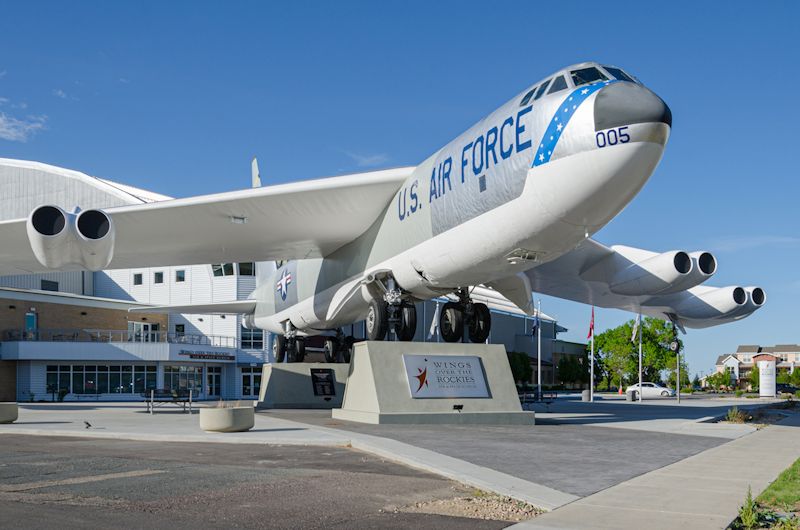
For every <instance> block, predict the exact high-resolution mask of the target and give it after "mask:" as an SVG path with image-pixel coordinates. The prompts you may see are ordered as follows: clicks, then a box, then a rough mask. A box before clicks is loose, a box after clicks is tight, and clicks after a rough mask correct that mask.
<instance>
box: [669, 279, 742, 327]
mask: <svg viewBox="0 0 800 530" xmlns="http://www.w3.org/2000/svg"><path fill="white" fill-rule="evenodd" d="M746 304H747V291H745V289H744V288H743V287H717V288H712V289H708V290H706V291H703V292H701V293H698V294H694V293H692V294H691V295H690V296H689V297H688V298H687V299H686V300H684V301H683V302H681V303H679V304H678V305H677V306H676V307H675V310H676V311H677V313H678V316H679V317H681V318H686V319H693V320H694V319H700V320H705V319H715V318H728V317H730V316H732V315H733V314H734V312H735V311H740V310H741V309H742V308H743V307H744V306H745V305H746Z"/></svg>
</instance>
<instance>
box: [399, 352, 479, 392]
mask: <svg viewBox="0 0 800 530" xmlns="http://www.w3.org/2000/svg"><path fill="white" fill-rule="evenodd" d="M403 364H404V365H405V368H406V376H407V377H408V388H409V390H410V391H411V397H412V398H416V399H425V398H488V397H490V396H489V388H488V385H487V384H486V375H485V374H484V371H483V365H482V364H481V359H480V357H476V356H471V355H405V354H404V355H403Z"/></svg>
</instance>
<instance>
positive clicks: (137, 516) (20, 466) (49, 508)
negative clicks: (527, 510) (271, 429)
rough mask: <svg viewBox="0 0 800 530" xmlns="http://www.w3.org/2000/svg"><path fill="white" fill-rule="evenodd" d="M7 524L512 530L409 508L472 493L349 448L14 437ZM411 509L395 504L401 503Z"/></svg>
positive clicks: (1, 455) (2, 503)
mask: <svg viewBox="0 0 800 530" xmlns="http://www.w3.org/2000/svg"><path fill="white" fill-rule="evenodd" d="M0 444H2V452H0V528H61V529H64V528H111V527H117V528H151V529H152V528H170V529H180V528H222V527H225V528H245V527H246V528H323V527H324V528H368V527H380V528H444V529H447V528H459V529H460V528H489V529H491V528H503V527H505V526H508V525H509V524H510V523H506V522H500V521H485V520H479V519H467V518H461V517H448V516H441V515H431V514H423V513H406V512H404V511H402V507H404V506H407V505H411V504H413V503H415V502H421V501H431V500H438V499H449V498H453V497H456V496H459V495H463V494H464V489H463V487H462V486H459V485H457V484H456V483H454V482H451V481H449V480H446V479H443V478H441V477H438V476H435V475H432V474H429V473H425V472H421V471H417V470H413V469H410V468H407V467H405V466H402V465H398V464H395V463H391V462H386V461H383V460H381V459H380V458H377V457H374V456H371V455H367V454H365V453H361V452H358V451H354V450H351V449H347V448H337V447H308V446H291V447H289V446H268V445H245V444H212V443H176V442H170V443H164V442H139V441H123V440H103V439H82V438H58V437H44V436H23V435H13V434H6V435H3V437H2V438H0ZM397 508H400V510H399V511H398V512H397V513H395V510H396V509H397Z"/></svg>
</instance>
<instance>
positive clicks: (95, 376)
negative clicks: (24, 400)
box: [47, 364, 156, 394]
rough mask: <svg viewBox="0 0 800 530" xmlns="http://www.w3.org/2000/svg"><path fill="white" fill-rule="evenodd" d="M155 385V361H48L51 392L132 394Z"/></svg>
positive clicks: (48, 386)
mask: <svg viewBox="0 0 800 530" xmlns="http://www.w3.org/2000/svg"><path fill="white" fill-rule="evenodd" d="M155 388H156V366H155V365H134V366H128V365H124V366H122V365H112V366H108V365H99V366H95V365H81V364H73V365H71V366H70V365H50V366H48V367H47V391H48V393H50V394H58V393H60V392H63V393H65V394H132V393H141V392H146V391H148V390H155Z"/></svg>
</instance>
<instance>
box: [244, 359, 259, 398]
mask: <svg viewBox="0 0 800 530" xmlns="http://www.w3.org/2000/svg"><path fill="white" fill-rule="evenodd" d="M260 392H261V368H258V367H252V366H247V367H243V368H242V395H243V396H248V397H258V395H259V393H260Z"/></svg>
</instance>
